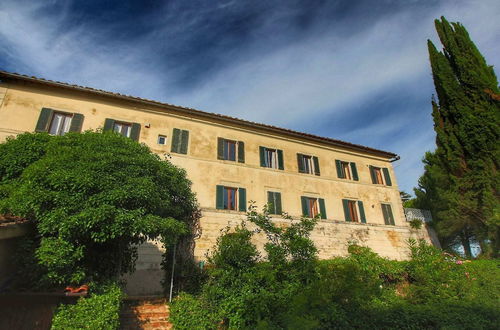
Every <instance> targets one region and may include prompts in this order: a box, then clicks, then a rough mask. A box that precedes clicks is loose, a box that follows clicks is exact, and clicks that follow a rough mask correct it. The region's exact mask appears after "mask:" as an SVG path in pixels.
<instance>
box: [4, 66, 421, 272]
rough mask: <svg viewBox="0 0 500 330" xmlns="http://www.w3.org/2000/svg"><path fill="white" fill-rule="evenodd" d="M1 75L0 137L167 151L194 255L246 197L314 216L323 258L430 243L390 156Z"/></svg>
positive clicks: (394, 251)
mask: <svg viewBox="0 0 500 330" xmlns="http://www.w3.org/2000/svg"><path fill="white" fill-rule="evenodd" d="M0 79H1V83H0V141H4V140H5V139H6V137H8V136H12V135H16V134H19V133H23V132H34V131H43V132H49V133H50V134H63V133H64V132H68V131H82V130H89V129H92V130H94V129H97V128H103V129H113V130H114V131H117V132H119V133H121V134H123V135H125V136H128V137H130V138H132V139H135V140H137V141H139V142H142V143H145V144H147V145H148V146H149V147H150V148H151V149H152V150H153V151H154V152H156V153H158V154H170V157H171V159H170V160H171V161H172V163H174V164H176V165H178V166H180V167H183V168H185V169H186V170H187V173H188V177H189V179H190V180H191V181H192V182H193V190H194V191H195V192H196V194H197V198H198V201H199V204H200V206H201V208H202V219H201V220H200V225H201V235H200V237H199V238H198V239H197V241H196V247H195V257H196V258H197V259H199V260H202V259H204V256H205V253H206V251H207V250H208V249H210V248H212V247H213V245H214V243H215V240H216V238H217V237H218V236H219V234H220V230H221V229H222V228H224V227H225V226H227V225H228V224H229V225H235V224H237V223H239V221H240V220H239V219H241V218H243V217H244V212H245V209H246V207H247V202H248V201H250V200H253V201H255V202H256V205H257V206H258V207H259V208H260V207H263V206H264V205H265V204H266V203H268V202H270V203H271V204H272V211H273V213H276V214H279V213H281V212H287V213H288V214H289V215H291V216H293V217H296V218H298V217H300V215H302V214H305V215H307V216H313V215H316V214H318V213H319V214H321V221H320V222H319V223H318V225H317V226H316V228H315V230H314V232H313V234H312V239H313V240H314V241H315V243H316V245H317V247H318V249H319V255H320V257H321V258H329V257H332V256H338V255H344V254H345V253H346V251H347V245H348V242H353V241H356V242H358V243H359V244H362V245H366V246H369V247H371V248H372V249H373V250H374V251H375V252H377V253H379V254H380V255H382V256H385V257H389V258H393V259H405V258H407V255H408V247H407V239H408V238H410V237H415V238H416V237H419V238H425V239H427V240H430V236H429V233H428V232H427V231H426V230H423V231H416V230H413V229H411V228H410V226H409V225H408V223H407V221H406V220H405V214H404V211H403V207H402V204H401V200H400V197H399V190H398V186H397V180H396V176H395V173H394V170H393V167H392V162H393V161H395V160H397V159H398V156H397V155H396V154H394V153H391V152H387V151H382V150H377V149H373V148H369V147H365V146H361V145H356V144H352V143H348V142H343V141H339V140H335V139H330V138H324V137H319V136H315V135H311V134H305V133H301V132H296V131H292V130H288V129H283V128H278V127H274V126H269V125H264V124H258V123H254V122H250V121H245V120H241V119H237V118H232V117H228V116H223V115H218V114H213V113H207V112H203V111H199V110H195V109H190V108H185V107H179V106H174V105H170V104H165V103H160V102H156V101H151V100H146V99H141V98H137V97H131V96H126V95H121V94H116V93H111V92H106V91H102V90H96V89H93V88H87V87H81V86H76V85H69V84H65V83H61V82H55V81H50V80H45V79H39V78H35V77H28V76H24V75H19V74H14V73H8V72H0ZM276 221H277V222H280V223H282V225H286V223H287V221H285V220H283V219H280V217H279V216H277V217H276ZM260 240H261V239H257V241H260ZM262 240H263V238H262ZM261 242H262V241H261ZM152 249H154V247H153V248H152ZM145 254H147V253H146V252H145ZM146 263H147V262H146ZM138 266H140V265H138ZM144 267H146V266H144ZM146 268H147V267H146Z"/></svg>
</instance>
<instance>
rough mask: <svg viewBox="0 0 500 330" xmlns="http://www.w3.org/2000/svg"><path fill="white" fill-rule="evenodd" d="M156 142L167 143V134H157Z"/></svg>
mask: <svg viewBox="0 0 500 330" xmlns="http://www.w3.org/2000/svg"><path fill="white" fill-rule="evenodd" d="M161 138H163V143H160V139H161ZM157 142H158V144H159V145H162V146H164V145H167V136H166V135H162V134H158V141H157Z"/></svg>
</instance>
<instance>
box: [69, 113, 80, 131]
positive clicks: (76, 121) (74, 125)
mask: <svg viewBox="0 0 500 330" xmlns="http://www.w3.org/2000/svg"><path fill="white" fill-rule="evenodd" d="M82 124H83V115H82V114H81V113H74V114H73V118H71V124H70V125H69V131H70V132H76V133H80V132H81V131H82Z"/></svg>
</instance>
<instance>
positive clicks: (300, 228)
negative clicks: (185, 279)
mask: <svg viewBox="0 0 500 330" xmlns="http://www.w3.org/2000/svg"><path fill="white" fill-rule="evenodd" d="M285 218H286V219H288V220H291V219H290V218H289V217H288V216H286V215H285ZM247 221H248V222H251V223H253V224H255V225H256V226H257V227H258V231H262V232H264V234H265V235H266V236H267V237H268V239H269V241H268V243H267V244H266V246H265V250H266V252H267V260H266V259H264V258H263V257H261V256H259V254H258V253H257V249H256V247H255V245H253V244H252V243H251V238H252V232H251V231H250V230H249V229H248V228H247V226H246V223H245V222H243V223H242V225H241V226H238V227H237V228H236V229H235V230H234V231H233V232H229V230H228V229H226V230H224V231H223V235H222V236H221V237H220V238H219V239H218V240H217V244H216V246H215V247H214V251H213V252H212V254H211V255H210V257H209V262H210V264H209V265H208V270H209V272H208V279H207V282H206V283H205V284H204V285H203V286H202V289H201V292H200V294H199V296H187V295H180V297H179V298H177V299H176V300H175V302H174V304H173V306H172V310H171V321H172V322H173V323H174V325H175V327H176V328H180V329H187V328H192V327H196V326H197V325H200V326H199V327H200V328H207V329H210V328H219V327H222V328H226V327H228V328H231V329H241V328H266V327H276V326H281V325H282V324H284V323H283V322H285V320H284V319H283V316H285V315H286V310H287V306H288V303H289V301H290V300H291V299H292V298H293V297H294V296H295V295H297V294H298V292H300V290H301V289H302V288H303V286H304V285H305V283H308V282H310V281H311V280H312V279H313V278H314V277H315V276H316V271H315V268H314V265H315V263H316V249H315V247H314V245H313V243H312V241H311V240H310V239H309V233H310V231H311V230H312V229H313V228H314V225H315V223H316V222H317V219H306V218H303V219H301V220H300V221H293V222H292V223H291V224H289V225H288V226H287V227H286V228H283V227H278V226H276V225H275V224H274V223H273V221H272V220H271V218H270V215H269V213H268V212H267V210H265V211H264V213H262V214H259V213H257V212H256V211H255V207H254V206H251V207H250V211H249V212H248V214H247ZM257 261H260V262H257ZM188 306H195V307H193V308H191V307H188ZM186 308H187V309H188V310H189V311H188V312H185V309H186ZM198 308H201V309H205V310H204V311H199V310H198ZM208 310H209V311H210V312H208Z"/></svg>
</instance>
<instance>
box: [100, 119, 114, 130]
mask: <svg viewBox="0 0 500 330" xmlns="http://www.w3.org/2000/svg"><path fill="white" fill-rule="evenodd" d="M114 125H115V120H114V119H111V118H106V120H104V128H103V129H102V130H103V131H113V126H114Z"/></svg>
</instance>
